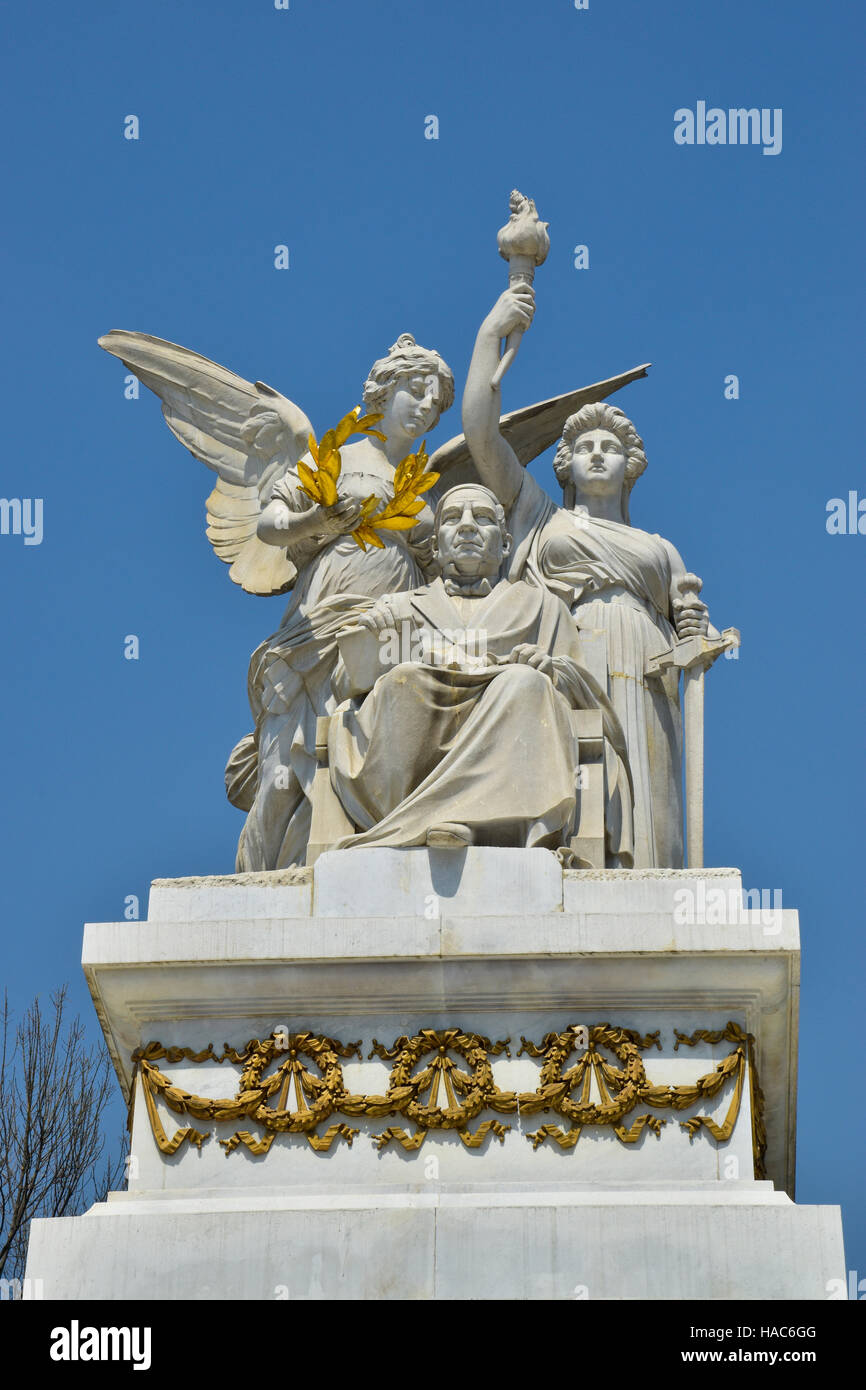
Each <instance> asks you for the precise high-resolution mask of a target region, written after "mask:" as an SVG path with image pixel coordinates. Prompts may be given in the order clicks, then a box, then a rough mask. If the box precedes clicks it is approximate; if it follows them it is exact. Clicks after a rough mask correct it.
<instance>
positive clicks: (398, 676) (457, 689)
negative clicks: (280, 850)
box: [328, 579, 632, 862]
mask: <svg viewBox="0 0 866 1390" xmlns="http://www.w3.org/2000/svg"><path fill="white" fill-rule="evenodd" d="M388 606H389V608H390V609H391V611H392V613H393V615H394V620H395V624H396V625H397V626H398V627H399V628H401V629H403V630H404V631H405V628H404V626H403V625H404V624H408V626H409V629H410V630H411V632H412V633H413V634H418V635H420V634H423V633H425V632H426V633H430V632H432V633H434V634H435V633H436V632H439V633H442V632H446V633H448V634H449V636H450V635H452V634H454V633H455V632H458V631H459V630H461V629H465V630H466V631H467V632H471V633H472V637H471V638H470V639H469V640H468V641H467V643H466V645H467V647H470V646H471V647H472V648H474V649H476V650H477V648H478V646H479V645H480V643H479V641H478V636H479V634H482V635H483V638H484V646H485V647H486V652H487V655H488V656H493V657H500V658H505V657H508V656H509V655H510V654H511V652H512V651H513V649H514V648H515V647H516V646H519V645H520V644H522V643H531V644H533V645H535V646H538V647H539V648H541V650H542V651H544V652H545V653H546V654H547V655H549V656H550V657H551V658H552V659H553V664H554V669H555V671H556V675H557V683H556V684H554V682H553V680H551V679H550V677H549V676H547V675H546V674H544V673H542V672H540V671H537V670H535V669H534V668H533V667H530V666H527V665H524V664H518V663H509V664H503V665H492V666H490V667H486V668H482V669H478V668H475V669H471V668H468V667H469V663H463V667H462V669H457V670H452V669H448V668H443V667H442V666H437V665H431V664H429V663H428V662H426V661H423V660H421V661H412V662H408V661H407V662H403V663H401V664H400V665H398V666H395V667H393V668H392V669H391V670H390V671H387V672H385V674H383V675H381V676H380V677H379V678H378V680H377V681H376V683H375V685H374V686H373V688H372V690H371V691H370V692H369V694H368V695H367V696H366V697H365V698H364V699H363V700H362V701H358V700H348V701H345V702H344V703H343V704H342V705H341V706H340V707H339V709H338V710H337V711H336V714H335V715H334V717H333V718H332V720H331V726H330V734H329V741H328V749H329V763H330V774H331V782H332V785H333V787H334V790H335V791H336V793H337V795H338V797H339V798H340V801H341V802H342V804H343V806H344V807H345V809H346V811H347V813H348V815H349V816H350V818H351V819H352V821H353V822H354V823H355V825H356V826H358V827H360V833H358V834H356V835H353V836H351V837H347V838H346V839H344V840H342V841H341V842H340V844H339V845H338V848H350V847H353V846H360V845H391V846H408V845H420V844H424V843H425V839H426V834H427V831H428V830H429V829H430V828H431V827H432V826H434V825H438V824H441V823H442V822H443V821H456V822H460V823H462V824H465V825H468V826H469V827H470V828H471V829H472V831H473V835H474V839H475V842H476V843H480V844H495V845H518V846H524V845H525V846H527V847H532V846H533V845H544V846H547V847H554V846H555V845H557V844H562V843H564V842H567V840H568V838H569V835H570V834H571V832H572V829H573V823H574V816H575V798H576V795H577V794H578V793H577V791H576V785H575V783H576V776H575V774H576V770H577V747H576V740H575V736H574V733H573V730H572V725H571V720H570V717H569V710H570V709H577V708H596V707H599V706H601V707H602V709H603V718H604V721H605V729H606V733H607V735H608V737H609V740H610V741H611V743H610V746H609V748H608V758H609V762H608V767H609V782H610V789H611V795H610V797H609V801H608V815H607V832H608V841H609V845H610V852H611V853H612V854H616V855H621V856H622V857H623V860H624V862H630V857H631V849H632V824H631V802H630V794H629V791H628V783H627V774H626V772H625V768H624V765H623V763H622V761H621V760H620V758H619V757H618V756H617V754H616V753H615V752H614V751H613V743H619V745H620V747H621V748H622V749H623V751H624V742H623V739H622V732H621V730H620V729H619V726H618V721H617V720H616V718H615V716H614V714H613V711H612V708H611V706H610V704H609V702H608V701H607V698H606V696H604V694H603V693H602V692H601V691H600V690H599V688H598V686H597V685H596V683H595V682H594V680H593V679H592V677H591V676H590V675H589V673H588V672H586V671H585V670H583V668H582V666H581V659H580V657H581V653H580V643H579V640H578V637H577V633H576V630H575V628H574V624H573V623H572V621H571V618H570V615H569V613H568V610H567V609H566V608H565V606H564V605H563V604H562V603H561V602H560V601H559V600H558V599H557V598H555V597H553V596H552V595H551V594H548V593H547V592H546V591H545V590H544V589H542V588H538V587H534V586H532V585H529V584H525V583H522V582H519V581H518V582H517V583H513V584H512V583H509V582H507V581H505V580H502V581H500V582H499V583H497V584H496V586H495V587H494V588H493V590H492V592H491V593H490V594H489V595H487V596H486V597H482V598H477V599H474V600H472V602H471V604H470V603H467V604H466V608H465V610H463V611H461V609H459V608H458V607H457V605H456V604H455V603H454V602H452V600H451V599H450V598H449V596H448V594H447V593H446V591H445V587H444V585H443V583H442V580H441V579H437V580H436V581H435V582H434V583H433V584H430V585H424V586H422V587H420V588H417V589H415V590H413V591H411V592H409V593H401V594H395V595H393V596H389V598H388ZM467 612H468V613H469V616H468V617H467V615H466V614H467ZM339 681H340V669H339V665H338V668H337V672H336V674H335V683H336V684H339Z"/></svg>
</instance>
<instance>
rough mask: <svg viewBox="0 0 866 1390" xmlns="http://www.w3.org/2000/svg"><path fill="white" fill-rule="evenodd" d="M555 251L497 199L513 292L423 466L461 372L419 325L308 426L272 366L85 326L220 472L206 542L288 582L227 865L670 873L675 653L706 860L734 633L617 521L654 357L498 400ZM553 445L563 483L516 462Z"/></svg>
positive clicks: (636, 466) (260, 575) (529, 213)
mask: <svg viewBox="0 0 866 1390" xmlns="http://www.w3.org/2000/svg"><path fill="white" fill-rule="evenodd" d="M548 245H549V243H548V240H547V226H546V224H545V223H543V222H541V221H540V220H539V219H538V215H537V212H536V209H535V206H534V204H533V203H532V202H531V200H529V199H526V198H523V197H522V195H520V194H517V193H515V194H512V200H511V216H510V218H509V221H508V223H507V224H506V226H505V227H504V228H503V229H502V230H501V232H500V234H499V249H500V253H501V254H502V255H503V257H504V258H505V259H506V260H507V261H508V264H509V285H508V288H507V289H506V290H505V292H504V293H503V294H502V295H500V297H499V298H498V299H497V301H496V303H495V304H494V305H493V308H492V309H491V310H490V312H489V313H488V315H487V317H486V318H485V319H484V321H483V323H482V324H481V327H480V330H479V332H478V336H477V340H476V343H475V350H474V353H473V356H472V360H471V364H470V367H469V372H468V377H467V380H466V383H465V388H464V392H463V428H464V432H463V433H462V434H460V435H457V436H455V437H454V438H452V439H450V440H449V441H448V442H447V443H445V444H443V445H441V446H440V447H439V448H438V449H437V450H436V451H435V452H434V453H433V454H432V455H431V456H430V458H429V459H428V458H427V454H426V450H425V443H421V444H420V445H419V442H418V441H419V440H423V441H425V442H426V437H427V436H428V435H429V434H430V433H431V432H432V431H433V430H434V429H435V427H436V426H437V424H438V422H439V419H440V416H441V415H443V414H444V413H445V412H446V411H447V410H448V409H449V408H450V406H451V405H452V403H453V401H454V396H455V391H454V378H453V374H452V372H451V371H450V369H449V367H448V366H447V364H446V363H445V362H444V361H443V359H442V357H441V356H440V355H439V354H438V353H437V352H435V351H433V350H432V349H429V348H424V347H421V346H420V345H419V344H417V343H416V342H415V339H414V338H413V337H412V336H411V335H410V334H403V335H402V336H401V337H400V338H399V339H398V340H397V342H396V343H395V344H394V345H393V347H392V348H391V349H390V350H389V352H388V353H387V355H386V356H384V357H383V358H381V359H379V360H378V361H377V362H374V364H373V366H372V367H371V369H370V372H369V374H368V376H367V379H366V382H365V383H364V388H363V407H364V410H365V412H366V413H365V414H364V415H363V416H362V415H361V407H357V408H356V409H355V410H354V411H352V412H350V414H349V415H347V416H345V417H344V418H343V419H342V420H341V421H340V424H339V425H338V426H337V427H336V428H335V429H333V430H329V431H327V432H326V433H325V434H324V435H323V436H322V437H321V439H319V440H317V439H316V437H315V434H314V433H313V430H312V427H311V424H310V421H309V420H308V419H307V417H306V416H305V415H304V413H303V411H302V410H300V409H299V408H298V407H297V406H296V405H294V404H293V403H292V402H291V401H289V400H287V399H286V397H284V396H282V395H280V394H279V393H278V392H276V391H274V390H272V389H271V388H270V387H268V386H265V385H264V383H262V382H256V383H254V384H253V383H250V382H248V381H245V380H244V379H242V378H241V377H238V376H236V375H234V374H233V373H231V372H229V371H227V370H226V369H225V368H222V367H220V366H218V365H217V364H216V363H214V362H210V361H208V360H207V359H206V358H203V357H201V356H199V355H198V354H197V353H194V352H191V351H189V350H187V349H185V348H182V347H178V346H176V345H174V344H172V343H167V342H165V341H163V340H161V339H159V338H153V337H151V336H149V335H146V334H141V333H130V332H125V331H113V332H111V333H109V334H107V335H106V336H105V337H103V338H101V339H100V344H101V346H102V347H104V348H105V349H106V350H107V351H108V352H110V353H113V354H114V355H115V356H117V357H119V358H120V359H121V360H122V361H123V362H124V363H125V364H126V366H127V367H128V369H129V370H130V371H131V372H133V373H134V374H135V375H136V376H137V377H138V379H139V380H140V381H142V382H143V383H144V384H145V385H146V386H148V387H149V388H150V389H151V390H152V391H154V392H155V393H156V395H157V396H159V397H160V399H161V401H162V409H163V413H164V416H165V419H166V422H167V424H168V426H169V428H170V429H171V431H172V432H173V434H175V436H176V437H177V438H178V439H179V440H180V441H181V443H182V444H184V445H185V446H186V447H187V448H188V449H189V451H190V452H191V453H192V454H193V455H194V456H195V457H196V458H198V459H200V460H201V461H202V462H203V463H205V464H207V466H208V467H209V468H211V469H212V470H214V471H215V472H216V474H217V482H216V485H215V487H214V490H213V492H212V493H211V495H210V497H209V498H208V502H207V519H208V529H207V534H208V537H209V539H210V541H211V544H212V545H213V548H214V550H215V552H216V553H217V555H218V556H219V558H220V559H221V560H223V561H224V562H226V563H227V564H230V566H231V570H230V575H231V578H232V579H233V580H234V581H235V582H236V583H237V584H239V585H241V586H242V587H243V588H244V589H245V590H246V591H247V592H250V593H253V594H264V595H271V594H279V593H288V592H290V594H291V596H290V599H289V603H288V607H287V609H286V611H285V614H284V616H283V619H282V622H281V624H280V626H279V628H278V630H277V631H276V632H275V633H274V634H273V635H272V636H271V637H269V638H267V640H266V641H264V642H263V643H262V644H261V646H259V647H258V648H257V650H256V651H255V652H254V653H253V656H252V659H251V662H250V668H249V681H248V688H249V698H250V706H251V711H252V716H253V723H254V728H253V731H252V732H251V733H249V734H247V735H246V736H245V737H244V738H242V739H241V741H240V742H239V743H238V744H237V746H236V747H235V748H234V750H233V752H232V754H231V756H230V758H229V762H228V766H227V768H226V787H227V792H228V796H229V799H230V801H231V802H232V803H233V804H234V805H235V806H237V807H239V808H240V809H242V810H243V811H245V812H246V820H245V823H244V826H243V830H242V832H241V836H240V842H239V846H238V853H237V869H238V871H250V870H265V869H278V868H285V867H288V866H291V865H299V864H304V863H309V862H312V860H313V859H314V858H315V856H316V854H318V853H319V852H321V850H322V849H325V848H333V849H340V850H343V849H351V848H352V847H354V846H361V845H387V846H391V847H395V846H397V847H404V846H405V847H408V846H421V845H428V846H430V847H433V848H438V849H442V850H447V849H452V850H456V849H461V848H464V847H466V846H467V845H470V844H485V845H510V846H526V847H541V848H547V849H551V850H553V851H554V852H556V853H558V854H559V856H560V857H561V858H562V860H563V862H564V863H566V864H572V865H575V866H577V867H584V868H604V867H608V868H611V867H620V868H631V867H637V868H643V867H653V866H658V867H672V868H676V867H681V866H682V864H683V859H684V849H683V820H684V816H683V812H684V806H683V791H682V785H683V778H682V760H683V744H684V739H683V722H684V720H683V708H682V699H681V692H680V671H681V670H682V671H683V672H684V683H685V694H686V710H685V714H686V724H687V726H688V746H687V749H686V753H687V761H688V758H691V761H692V765H691V768H689V767H688V766H687V778H686V797H687V803H688V806H689V812H690V817H691V819H690V820H689V827H690V829H689V854H690V861H691V862H692V863H693V864H694V863H700V862H701V859H700V855H701V844H700V825H701V821H700V810H701V807H700V804H699V803H700V799H701V796H702V787H701V777H702V771H701V758H702V726H701V721H702V708H701V705H700V699H701V698H702V682H703V672H704V670H705V669H706V667H707V666H708V665H709V664H710V663H711V661H712V660H713V659H714V658H715V656H717V655H718V654H719V652H720V651H722V650H723V649H724V648H725V646H726V645H730V644H731V643H732V642H733V641H734V640H735V635H732V634H733V629H731V630H729V631H728V632H727V633H726V634H724V635H723V636H722V635H720V634H719V633H718V632H716V630H715V629H714V628H711V627H710V625H709V622H708V615H707V609H706V606H705V605H704V604H703V603H702V601H701V599H700V598H699V596H698V595H699V591H700V581H699V580H697V579H696V577H695V576H694V575H691V574H688V573H687V572H686V567H685V565H684V563H683V561H682V559H681V557H680V555H679V553H678V551H677V550H676V548H675V547H674V546H673V545H672V544H671V543H670V541H668V540H665V539H664V538H663V537H661V536H659V535H655V534H650V533H649V532H646V531H642V530H640V529H638V528H637V527H635V526H633V525H632V524H631V521H630V516H629V499H630V495H631V491H632V488H633V487H634V485H635V483H636V482H637V480H638V478H639V477H640V475H641V474H642V473H643V471H644V469H645V468H646V466H647V460H646V456H645V453H644V446H643V441H642V440H641V438H640V436H639V435H638V433H637V430H636V429H635V427H634V425H633V424H632V422H631V421H630V420H629V419H628V418H627V417H626V415H625V414H624V413H623V412H622V411H621V410H619V409H617V408H616V407H615V406H612V405H610V404H608V403H607V397H609V396H610V395H611V394H613V392H615V391H617V390H618V389H620V387H622V386H624V385H626V384H627V383H628V382H630V381H632V380H634V379H635V378H637V377H639V376H643V375H645V374H646V369H645V368H644V367H639V368H636V369H634V370H633V371H631V372H626V373H624V374H622V375H621V376H618V377H614V378H611V379H609V380H607V381H603V382H599V383H597V384H596V385H594V386H589V387H585V388H582V389H580V390H577V391H571V392H568V393H566V394H564V395H561V396H557V397H553V398H551V399H550V400H548V401H544V402H540V403H539V404H536V405H532V406H529V407H528V408H526V409H523V410H517V411H514V412H512V413H510V414H506V415H503V414H502V399H501V384H500V383H501V381H502V378H503V376H504V374H505V372H506V371H507V370H508V367H509V366H510V364H511V362H512V361H513V359H514V355H515V353H516V351H517V347H518V345H519V343H520V339H521V336H522V335H523V334H524V333H525V332H526V331H527V330H528V329H529V327H530V325H531V322H532V318H533V314H534V309H535V298H534V289H533V275H534V269H535V267H536V266H537V265H539V264H541V262H542V261H543V259H544V257H545V255H546V253H547V246H548ZM503 339H504V340H505V348H504V351H501V345H502V341H503ZM356 435H357V436H358V437H357V438H354V436H356ZM350 440H351V441H352V442H349V441H350ZM556 440H558V441H559V442H558V444H557V448H556V452H555V457H554V461H553V472H554V475H555V481H556V483H557V484H558V485H559V488H560V489H561V492H562V501H561V503H557V502H556V501H554V500H553V498H552V497H550V496H548V494H547V493H546V492H545V490H544V489H543V488H542V487H541V486H540V485H539V484H538V483H537V482H536V481H535V479H534V478H533V477H532V475H531V474H530V473H529V472H528V471H527V470H526V465H527V463H529V462H530V461H532V460H533V459H534V458H536V457H538V455H539V454H541V453H543V452H544V450H545V449H547V448H548V446H549V445H551V444H552V443H554V442H555V441H556ZM690 700H691V705H692V710H691V715H690V711H689V701H690ZM690 721H691V722H690Z"/></svg>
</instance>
